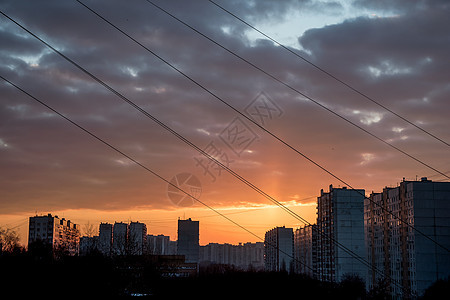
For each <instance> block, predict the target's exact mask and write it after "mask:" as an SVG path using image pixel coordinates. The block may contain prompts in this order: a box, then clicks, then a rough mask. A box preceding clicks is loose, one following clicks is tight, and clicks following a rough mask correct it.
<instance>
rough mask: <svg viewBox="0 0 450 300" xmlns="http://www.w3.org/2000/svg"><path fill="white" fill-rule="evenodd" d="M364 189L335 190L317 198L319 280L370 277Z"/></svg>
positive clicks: (337, 280) (335, 280)
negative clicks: (368, 275)
mask: <svg viewBox="0 0 450 300" xmlns="http://www.w3.org/2000/svg"><path fill="white" fill-rule="evenodd" d="M364 197H365V194H364V190H362V189H359V190H354V189H347V188H345V187H344V188H333V186H332V185H330V191H329V192H328V193H325V192H324V191H323V190H321V192H320V197H318V198H317V229H318V231H317V232H318V239H319V240H318V244H317V245H318V253H317V276H318V279H320V280H323V281H330V282H340V281H341V280H342V278H343V276H344V275H347V274H348V275H358V276H359V277H361V278H362V279H363V280H364V281H366V277H367V266H366V265H365V264H364V261H366V251H365V245H364Z"/></svg>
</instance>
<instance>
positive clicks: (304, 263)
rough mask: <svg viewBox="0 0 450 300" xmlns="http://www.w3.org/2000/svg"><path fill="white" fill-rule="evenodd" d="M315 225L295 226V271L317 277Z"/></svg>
mask: <svg viewBox="0 0 450 300" xmlns="http://www.w3.org/2000/svg"><path fill="white" fill-rule="evenodd" d="M317 243H318V233H317V225H315V224H312V225H306V226H304V227H301V228H297V229H296V230H295V233H294V258H295V261H294V266H295V272H296V273H299V274H307V275H309V276H311V277H313V278H316V277H317V263H318V259H317V255H318V244H317Z"/></svg>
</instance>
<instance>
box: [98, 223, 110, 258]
mask: <svg viewBox="0 0 450 300" xmlns="http://www.w3.org/2000/svg"><path fill="white" fill-rule="evenodd" d="M112 241H113V225H112V224H110V223H100V226H99V230H98V250H99V251H100V252H101V253H102V254H103V255H106V256H109V255H111V247H112Z"/></svg>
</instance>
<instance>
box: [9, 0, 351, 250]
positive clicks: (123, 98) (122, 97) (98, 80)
mask: <svg viewBox="0 0 450 300" xmlns="http://www.w3.org/2000/svg"><path fill="white" fill-rule="evenodd" d="M78 2H79V1H78ZM90 10H91V9H90ZM91 11H92V10H91ZM94 13H95V12H94ZM2 14H3V15H5V14H4V13H2ZM96 14H97V13H96ZM97 15H98V14H97ZM5 16H6V17H8V16H7V15H5ZM98 16H100V15H98ZM100 17H101V16H100ZM8 18H9V17H8ZM101 18H102V19H104V18H103V17H101ZM9 19H10V20H12V19H11V18H9ZM104 20H105V21H107V20H106V19H104ZM12 21H13V22H14V23H16V24H17V25H18V26H20V27H21V28H23V29H24V30H26V31H27V32H29V33H30V34H32V33H31V32H30V31H29V30H27V29H25V28H24V27H23V26H22V25H20V24H18V23H17V22H16V21H14V20H12ZM107 22H108V23H109V21H107ZM110 24H111V25H113V24H112V23H110ZM113 26H114V25H113ZM32 35H33V36H34V37H36V38H38V37H37V36H36V35H34V34H32ZM38 39H39V40H41V39H40V38H38ZM41 41H42V40H41ZM42 42H43V41H42ZM43 43H44V44H46V45H47V46H49V47H50V48H51V49H52V50H54V51H55V52H57V53H58V54H60V55H61V56H62V57H63V58H65V59H67V60H68V61H69V62H71V63H72V64H75V66H77V67H78V68H79V69H80V70H82V71H83V72H85V73H86V74H88V75H89V76H91V77H92V76H93V75H92V74H90V73H89V72H87V71H86V70H85V69H83V68H82V67H81V66H79V65H77V64H76V63H74V62H73V61H71V60H70V59H68V58H67V57H66V56H64V55H63V54H62V53H60V52H58V51H57V50H56V49H54V48H53V47H51V46H50V45H48V44H47V43H45V42H43ZM172 67H173V66H172ZM183 75H184V76H186V75H185V74H184V73H183ZM93 79H95V80H96V81H97V82H98V83H100V84H102V85H104V86H105V87H106V88H107V89H109V90H110V91H112V92H113V93H115V94H116V95H117V96H119V97H121V99H122V100H128V99H127V98H125V97H124V96H122V95H121V94H119V93H118V92H117V91H115V90H114V89H112V88H111V87H109V86H108V85H106V84H105V83H104V82H102V81H101V80H100V79H98V78H97V77H95V76H94V77H93ZM210 93H211V92H210ZM127 102H128V103H129V104H132V102H131V101H129V100H128V101H127ZM133 104H134V103H133ZM134 107H135V108H136V109H138V110H139V111H141V112H143V113H145V111H143V110H142V109H140V108H139V107H137V106H135V105H134ZM147 114H148V113H147ZM147 114H146V115H147ZM150 116H151V115H150ZM155 119H156V118H153V116H152V120H154V121H155ZM156 120H157V119H156ZM155 122H156V121H155ZM158 124H159V123H158ZM160 125H161V124H160ZM161 126H162V125H161ZM163 127H164V126H163ZM164 128H165V129H168V128H166V127H164ZM168 130H169V131H170V130H171V129H170V128H169V129H168ZM171 132H172V131H171ZM172 133H173V132H172ZM177 137H179V138H180V136H178V135H177ZM182 140H183V139H182ZM183 141H185V140H183ZM185 142H186V141H185ZM187 142H189V141H187ZM194 146H195V145H194ZM195 147H196V146H195ZM196 149H197V150H199V152H201V153H202V152H203V151H202V150H201V149H199V148H198V147H196ZM202 154H203V155H205V156H207V157H208V158H210V159H212V160H214V161H215V162H216V163H218V164H220V162H218V161H216V160H215V159H214V158H211V157H210V156H209V155H208V154H206V153H204V152H203V153H202ZM222 167H224V168H225V169H227V168H226V166H223V165H222ZM228 171H231V172H233V171H232V170H229V169H228ZM330 174H331V173H330ZM238 179H239V178H238ZM244 180H245V179H244ZM245 181H246V180H245ZM245 181H244V182H245ZM291 213H293V212H291ZM300 218H301V217H300ZM355 258H356V257H355Z"/></svg>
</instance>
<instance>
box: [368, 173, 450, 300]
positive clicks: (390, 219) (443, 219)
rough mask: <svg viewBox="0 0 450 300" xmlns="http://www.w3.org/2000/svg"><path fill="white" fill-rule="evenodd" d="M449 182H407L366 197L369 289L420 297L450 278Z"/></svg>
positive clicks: (424, 179)
mask: <svg viewBox="0 0 450 300" xmlns="http://www.w3.org/2000/svg"><path fill="white" fill-rule="evenodd" d="M449 216H450V182H432V181H431V180H427V178H422V179H421V180H420V181H405V180H403V182H401V183H400V185H399V186H398V187H395V188H388V187H386V188H384V189H383V191H382V192H381V193H372V194H371V195H370V197H369V198H368V199H365V201H364V222H365V235H366V248H367V256H368V259H369V262H370V263H371V265H372V268H371V269H370V270H369V272H368V284H369V287H373V286H375V285H377V284H378V283H379V282H380V280H382V279H385V280H387V281H388V289H389V292H390V293H391V294H392V295H393V296H394V297H406V298H408V297H412V298H415V297H418V296H420V295H422V294H423V292H424V291H425V290H426V288H428V287H429V286H430V285H431V284H432V283H433V282H435V281H436V280H438V279H446V278H448V276H450V254H449V252H448V250H447V249H450V218H449Z"/></svg>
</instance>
